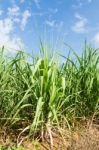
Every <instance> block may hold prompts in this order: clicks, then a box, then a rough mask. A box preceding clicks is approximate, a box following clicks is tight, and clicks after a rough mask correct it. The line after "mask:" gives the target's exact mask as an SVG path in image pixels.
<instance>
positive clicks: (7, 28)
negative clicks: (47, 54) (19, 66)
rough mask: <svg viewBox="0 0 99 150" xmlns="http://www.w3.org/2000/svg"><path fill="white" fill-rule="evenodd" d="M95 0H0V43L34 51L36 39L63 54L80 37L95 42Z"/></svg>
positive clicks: (98, 42)
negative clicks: (67, 46) (66, 45)
mask: <svg viewBox="0 0 99 150" xmlns="http://www.w3.org/2000/svg"><path fill="white" fill-rule="evenodd" d="M98 14H99V0H0V47H2V45H5V47H6V49H9V50H10V51H11V52H14V51H16V50H18V49H19V47H24V48H25V49H26V51H27V52H29V53H31V52H32V51H33V53H37V52H38V50H39V39H40V38H41V39H42V41H43V42H45V43H47V44H48V47H49V50H50V47H51V48H55V49H56V51H57V52H60V53H62V54H64V55H66V54H67V51H68V50H67V48H66V47H65V45H64V43H67V44H68V45H70V46H71V47H73V48H74V49H75V50H76V52H77V53H80V52H81V48H82V46H83V44H84V40H85V39H87V40H88V42H89V43H91V44H92V45H93V46H95V47H98V46H99V16H98Z"/></svg>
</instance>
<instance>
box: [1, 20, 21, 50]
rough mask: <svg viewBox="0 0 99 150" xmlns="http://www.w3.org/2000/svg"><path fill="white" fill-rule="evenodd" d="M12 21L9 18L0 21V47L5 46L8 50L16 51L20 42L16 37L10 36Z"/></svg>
mask: <svg viewBox="0 0 99 150" xmlns="http://www.w3.org/2000/svg"><path fill="white" fill-rule="evenodd" d="M13 25H14V24H13V21H12V20H11V19H10V18H5V19H3V20H0V47H2V46H5V47H6V48H7V49H8V50H10V49H13V50H18V49H19V46H21V45H22V41H21V39H20V38H18V37H15V36H14V37H13V38H12V36H11V33H12V31H13Z"/></svg>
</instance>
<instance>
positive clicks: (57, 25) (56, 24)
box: [45, 20, 63, 30]
mask: <svg viewBox="0 0 99 150" xmlns="http://www.w3.org/2000/svg"><path fill="white" fill-rule="evenodd" d="M45 24H46V25H47V26H49V27H51V28H55V29H58V30H60V29H61V27H62V26H63V21H60V22H57V21H56V20H46V21H45Z"/></svg>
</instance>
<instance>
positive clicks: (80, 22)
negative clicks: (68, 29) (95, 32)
mask: <svg viewBox="0 0 99 150" xmlns="http://www.w3.org/2000/svg"><path fill="white" fill-rule="evenodd" d="M75 18H76V19H77V22H75V24H74V25H73V26H72V30H73V31H74V32H77V33H84V32H85V31H86V25H87V23H88V20H87V19H86V18H85V17H82V16H81V15H80V14H79V13H76V14H75Z"/></svg>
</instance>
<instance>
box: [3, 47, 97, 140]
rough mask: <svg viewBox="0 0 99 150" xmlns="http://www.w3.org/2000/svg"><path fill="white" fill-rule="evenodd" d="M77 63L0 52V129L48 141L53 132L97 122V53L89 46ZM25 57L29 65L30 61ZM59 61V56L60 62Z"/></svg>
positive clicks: (43, 48)
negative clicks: (79, 121) (78, 122)
mask: <svg viewBox="0 0 99 150" xmlns="http://www.w3.org/2000/svg"><path fill="white" fill-rule="evenodd" d="M71 51H72V54H73V55H74V56H75V60H72V59H70V57H69V56H68V58H65V57H64V58H65V59H64V63H63V64H61V65H60V61H59V56H58V55H57V56H56V59H55V57H54V56H49V55H48V54H47V50H46V48H45V47H43V46H42V52H43V55H42V57H37V58H34V57H33V56H30V55H28V54H26V53H24V52H22V51H19V52H18V53H17V54H16V55H15V56H13V57H7V56H5V55H4V50H1V51H0V122H1V123H0V126H4V127H10V128H12V127H14V128H17V129H20V127H21V128H22V130H21V133H20V135H21V134H22V133H23V132H25V131H28V134H29V135H30V136H31V135H33V136H35V135H37V134H41V135H42V136H44V135H45V133H46V132H48V133H49V136H50V139H51V138H52V137H51V136H52V135H51V130H52V128H53V127H54V126H57V127H60V126H61V127H62V126H63V124H64V125H67V126H68V127H70V125H71V123H72V124H73V123H74V120H76V119H79V118H80V119H82V118H92V119H94V118H96V117H99V53H98V49H93V48H91V47H88V46H87V45H85V48H84V51H83V52H82V56H78V55H77V54H76V53H75V52H74V51H73V50H71ZM27 57H29V59H30V60H31V61H28V59H27ZM60 57H61V56H60Z"/></svg>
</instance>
